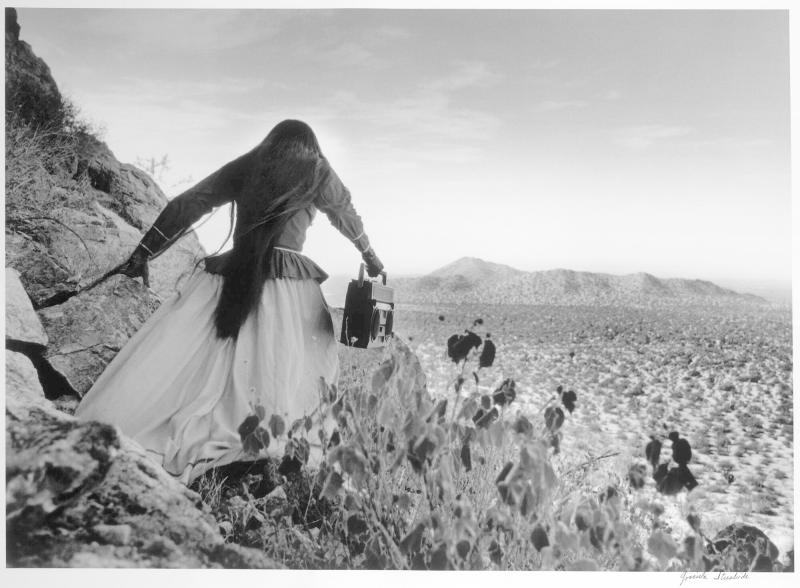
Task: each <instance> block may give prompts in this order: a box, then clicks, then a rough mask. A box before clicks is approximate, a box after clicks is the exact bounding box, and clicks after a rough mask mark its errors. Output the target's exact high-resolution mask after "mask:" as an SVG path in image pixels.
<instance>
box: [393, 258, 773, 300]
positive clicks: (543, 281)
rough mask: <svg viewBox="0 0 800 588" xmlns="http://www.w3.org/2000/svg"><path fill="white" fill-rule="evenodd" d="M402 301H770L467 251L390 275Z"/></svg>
mask: <svg viewBox="0 0 800 588" xmlns="http://www.w3.org/2000/svg"><path fill="white" fill-rule="evenodd" d="M389 285H391V286H393V287H394V288H395V289H396V297H397V300H398V301H399V302H401V303H402V302H407V303H484V304H523V305H526V304H559V305H604V306H653V305H655V306H666V305H669V306H672V305H686V304H704V305H705V304H708V305H721V304H726V305H727V304H748V305H767V304H769V303H768V302H767V301H766V300H765V299H763V298H761V297H759V296H754V295H752V294H741V293H738V292H734V291H733V290H728V289H726V288H722V287H720V286H718V285H716V284H713V283H712V282H708V281H705V280H685V279H678V278H670V279H662V278H657V277H655V276H653V275H650V274H647V273H636V274H629V275H624V276H618V275H612V274H601V273H591V272H578V271H573V270H567V269H554V270H548V271H536V272H525V271H522V270H518V269H515V268H513V267H510V266H507V265H502V264H498V263H491V262H488V261H484V260H482V259H478V258H475V257H463V258H461V259H459V260H457V261H454V262H453V263H451V264H448V265H446V266H444V267H442V268H440V269H438V270H436V271H434V272H431V273H430V274H428V275H425V276H422V277H418V278H398V279H394V280H390V284H389Z"/></svg>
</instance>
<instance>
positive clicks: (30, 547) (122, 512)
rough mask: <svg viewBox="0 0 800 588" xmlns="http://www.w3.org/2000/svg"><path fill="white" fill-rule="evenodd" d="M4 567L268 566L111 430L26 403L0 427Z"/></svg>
mask: <svg viewBox="0 0 800 588" xmlns="http://www.w3.org/2000/svg"><path fill="white" fill-rule="evenodd" d="M6 435H7V450H8V460H7V465H6V468H7V469H6V481H7V493H6V496H7V537H8V540H7V550H8V551H7V553H8V555H7V562H8V565H9V566H13V567H20V566H23V567H42V566H53V565H55V566H66V567H83V566H103V567H139V566H141V567H166V566H169V567H259V568H268V567H275V563H274V562H272V561H271V560H269V559H268V558H267V557H266V556H265V555H264V554H263V553H262V552H258V551H255V550H247V549H244V548H233V547H228V546H225V545H224V539H223V537H222V536H221V535H220V533H219V530H218V525H217V522H216V521H215V520H214V518H213V517H212V516H211V515H210V514H209V513H207V512H205V511H204V510H203V508H202V505H201V502H200V497H199V496H198V495H197V494H196V493H194V492H192V491H191V490H189V489H188V488H186V487H185V486H183V485H182V484H180V483H179V482H178V481H176V480H175V479H173V478H172V477H170V476H169V474H167V473H166V472H165V471H164V470H163V469H162V468H161V467H160V466H159V465H158V464H156V463H155V462H153V461H152V460H151V458H149V457H148V456H147V454H146V452H145V451H144V450H143V449H142V448H141V447H140V446H139V445H138V444H136V443H135V442H133V441H131V440H130V439H127V438H126V437H124V436H122V435H121V434H120V433H119V432H118V430H117V429H115V428H114V427H111V426H109V425H104V424H100V423H96V422H88V423H81V422H79V421H77V420H76V419H74V418H72V417H69V416H66V415H60V416H59V415H51V414H48V413H45V412H44V411H42V410H40V409H38V408H36V407H34V406H30V407H29V418H28V419H27V420H26V421H18V420H16V419H14V418H11V419H8V423H7V427H6Z"/></svg>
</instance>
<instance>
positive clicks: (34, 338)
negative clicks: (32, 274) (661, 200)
mask: <svg viewBox="0 0 800 588" xmlns="http://www.w3.org/2000/svg"><path fill="white" fill-rule="evenodd" d="M9 339H12V340H14V341H18V342H20V343H25V344H33V345H41V346H45V345H47V333H45V332H44V328H43V327H42V323H41V322H40V321H39V317H38V316H37V315H36V312H35V311H34V310H33V305H32V304H31V299H30V298H28V295H27V294H26V293H25V288H23V286H22V282H20V280H19V272H17V271H16V270H15V269H13V268H6V340H9Z"/></svg>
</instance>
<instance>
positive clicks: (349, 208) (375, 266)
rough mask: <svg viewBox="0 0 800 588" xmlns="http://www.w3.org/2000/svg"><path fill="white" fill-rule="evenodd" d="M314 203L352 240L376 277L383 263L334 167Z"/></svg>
mask: <svg viewBox="0 0 800 588" xmlns="http://www.w3.org/2000/svg"><path fill="white" fill-rule="evenodd" d="M314 205H315V206H316V207H317V208H318V209H319V210H321V211H322V212H324V213H325V215H326V216H327V217H328V219H329V220H330V221H331V224H332V225H333V226H334V227H336V229H337V230H338V231H339V232H340V233H341V234H342V235H344V236H345V237H347V238H348V239H350V241H352V243H353V245H355V247H356V249H358V251H359V252H360V253H361V256H362V258H363V259H364V262H365V263H366V264H367V272H368V274H369V275H370V276H372V277H375V276H377V275H378V274H379V273H380V272H381V271H383V264H382V263H381V261H380V259H378V256H377V255H376V254H375V251H374V250H373V249H372V246H371V245H370V243H369V238H368V237H367V234H366V233H365V232H364V223H363V222H362V221H361V217H360V216H359V215H358V213H357V212H356V210H355V208H354V207H353V203H352V201H351V198H350V191H349V190H348V189H347V188H346V187H345V186H344V184H342V181H341V180H340V179H339V176H337V175H336V172H334V171H333V170H332V169H331V170H330V174H329V178H328V181H327V182H326V184H325V186H324V188H323V189H322V191H321V192H320V195H319V196H318V197H317V199H316V200H315V201H314Z"/></svg>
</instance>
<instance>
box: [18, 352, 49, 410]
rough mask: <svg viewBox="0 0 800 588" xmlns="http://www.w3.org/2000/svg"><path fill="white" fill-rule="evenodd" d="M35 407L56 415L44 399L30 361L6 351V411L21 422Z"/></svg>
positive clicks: (19, 354)
mask: <svg viewBox="0 0 800 588" xmlns="http://www.w3.org/2000/svg"><path fill="white" fill-rule="evenodd" d="M36 407H38V408H40V409H42V410H44V411H49V412H51V413H53V414H55V413H57V410H56V409H55V408H54V407H53V406H52V405H51V404H50V403H49V402H48V401H47V400H46V399H45V397H44V390H42V386H41V384H40V383H39V376H38V375H37V373H36V369H35V368H34V367H33V363H32V362H31V360H30V359H28V357H27V356H25V355H23V354H22V353H17V352H16V351H9V350H6V410H7V411H8V412H9V413H10V414H12V415H13V416H14V418H17V419H20V420H21V419H25V418H27V416H28V413H29V412H30V410H31V408H36Z"/></svg>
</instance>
